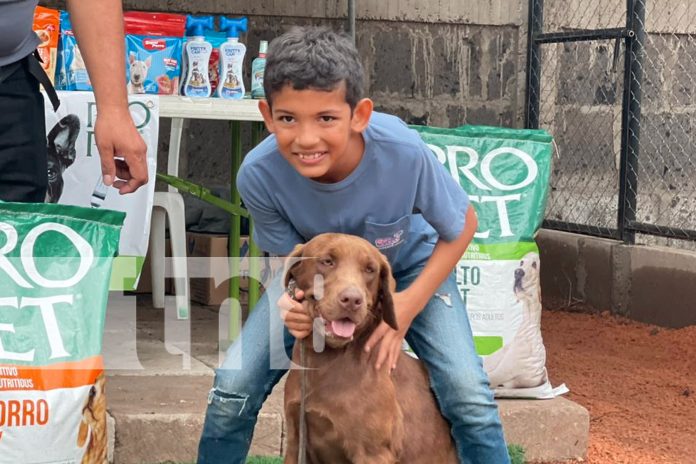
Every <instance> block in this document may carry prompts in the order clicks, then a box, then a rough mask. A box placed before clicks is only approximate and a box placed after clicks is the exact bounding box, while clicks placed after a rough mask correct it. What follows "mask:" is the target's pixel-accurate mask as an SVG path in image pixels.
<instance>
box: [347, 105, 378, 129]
mask: <svg viewBox="0 0 696 464" xmlns="http://www.w3.org/2000/svg"><path fill="white" fill-rule="evenodd" d="M373 107H374V104H373V103H372V100H370V99H369V98H363V99H362V100H360V101H359V102H358V103H357V104H356V105H355V108H353V117H352V119H351V122H350V128H351V129H353V130H354V131H355V132H362V131H364V130H365V128H366V127H367V124H368V123H369V122H370V116H372V108H373Z"/></svg>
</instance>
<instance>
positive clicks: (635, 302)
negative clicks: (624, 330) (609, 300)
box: [624, 246, 696, 328]
mask: <svg viewBox="0 0 696 464" xmlns="http://www.w3.org/2000/svg"><path fill="white" fill-rule="evenodd" d="M624 248H627V247H624ZM629 253H630V273H631V286H630V294H629V300H628V304H627V307H628V315H629V317H631V318H632V319H635V320H638V321H642V322H647V323H650V324H658V325H661V326H665V327H673V328H679V327H685V326H688V325H694V324H696V312H695V311H694V304H693V302H694V301H696V253H694V252H690V251H681V250H677V249H672V248H658V247H639V246H634V247H630V249H629Z"/></svg>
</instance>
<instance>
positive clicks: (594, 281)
mask: <svg viewBox="0 0 696 464" xmlns="http://www.w3.org/2000/svg"><path fill="white" fill-rule="evenodd" d="M620 243H621V242H618V241H616V240H609V239H603V238H598V237H583V238H581V239H580V240H579V241H578V244H579V249H578V267H577V284H578V293H579V294H580V295H581V298H582V299H583V301H584V302H585V303H587V304H589V305H591V306H593V307H595V308H598V309H600V310H608V309H610V308H611V307H612V299H611V298H612V282H613V278H612V277H613V271H612V250H613V249H614V247H615V246H616V245H618V244H620Z"/></svg>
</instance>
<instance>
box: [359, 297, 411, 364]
mask: <svg viewBox="0 0 696 464" xmlns="http://www.w3.org/2000/svg"><path fill="white" fill-rule="evenodd" d="M392 298H393V300H394V311H395V312H396V322H397V325H398V327H399V330H394V329H392V328H391V327H390V326H389V325H388V324H387V323H386V322H384V321H382V322H381V323H380V324H379V325H378V326H377V328H376V329H375V331H374V332H372V335H370V338H369V339H368V340H367V343H365V350H366V351H373V348H375V347H377V350H376V356H377V361H376V363H375V368H376V369H377V370H379V369H380V368H381V367H382V366H388V367H389V371H390V372H391V371H392V370H394V369H396V362H397V360H398V359H399V354H400V352H401V350H402V349H403V346H402V343H403V340H404V337H405V336H406V332H408V328H409V327H411V322H413V317H414V316H413V315H412V314H414V315H415V314H417V312H418V311H417V310H416V308H411V307H410V305H409V303H410V299H409V298H407V297H405V296H404V294H403V293H402V292H401V293H395V294H394V295H393V296H392ZM373 357H374V353H373Z"/></svg>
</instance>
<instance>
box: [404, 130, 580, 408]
mask: <svg viewBox="0 0 696 464" xmlns="http://www.w3.org/2000/svg"><path fill="white" fill-rule="evenodd" d="M413 129H415V130H416V131H417V132H418V133H419V134H420V135H421V137H422V138H423V140H424V141H425V142H426V144H427V145H428V147H430V149H431V150H432V151H433V153H434V154H435V156H437V159H438V160H439V161H440V162H441V163H442V164H443V165H444V166H445V167H446V168H447V170H448V171H449V172H450V173H451V174H452V177H453V178H454V179H455V180H456V181H457V182H459V184H460V185H461V186H462V188H463V189H464V190H465V191H466V192H467V193H468V194H469V198H470V200H471V203H472V205H473V206H474V208H475V209H476V212H477V215H478V220H479V226H478V230H477V232H476V235H475V236H474V240H473V241H472V243H471V245H470V246H469V248H468V250H467V252H466V254H465V255H464V257H463V258H462V259H461V261H460V262H459V264H458V265H457V268H456V273H457V284H458V287H459V290H460V293H461V295H462V297H463V299H464V301H465V302H466V307H467V311H468V314H469V320H470V323H471V328H472V331H473V333H474V342H475V345H476V350H477V352H478V353H479V354H480V355H481V356H483V364H484V368H485V370H486V372H487V373H488V377H489V380H490V383H491V387H492V388H493V389H494V392H495V394H496V396H498V397H532V398H549V397H554V396H556V395H558V394H561V393H564V392H565V391H567V390H566V389H565V386H561V387H559V388H557V389H552V388H551V385H550V383H549V381H548V376H547V372H546V367H545V364H546V350H545V348H544V343H543V340H542V337H541V326H540V321H541V290H540V284H539V270H540V262H539V249H538V247H537V245H536V243H535V242H534V236H535V234H536V232H537V230H538V229H539V227H540V226H541V223H542V220H543V218H544V210H545V207H546V198H547V193H548V188H549V187H548V186H549V176H550V170H551V160H552V153H553V149H552V138H551V136H550V135H549V134H548V133H547V132H546V131H543V130H521V129H506V128H499V127H487V126H464V127H459V128H456V129H440V128H432V127H423V126H413Z"/></svg>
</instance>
